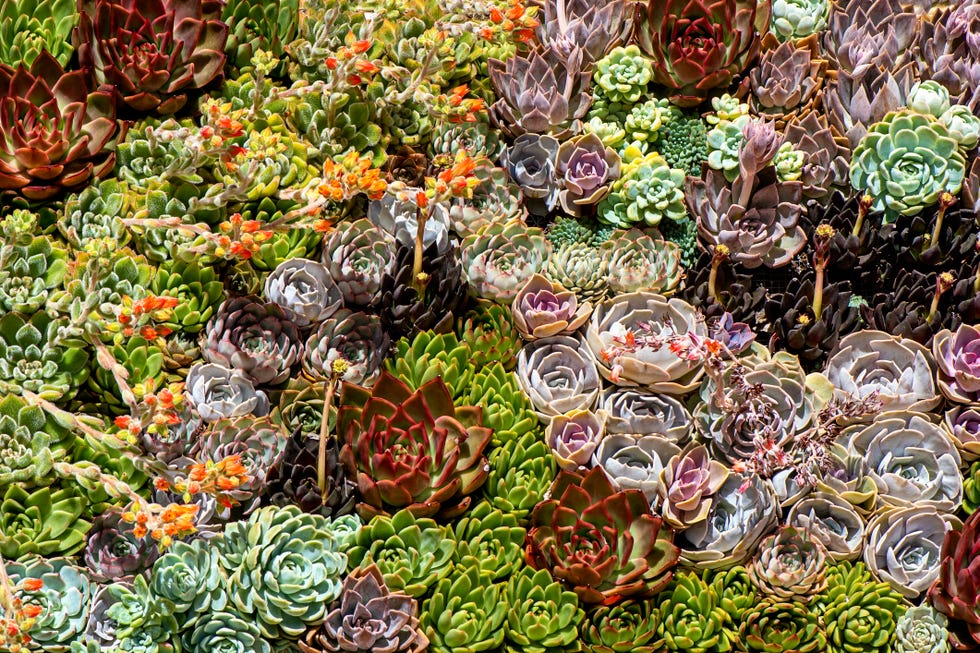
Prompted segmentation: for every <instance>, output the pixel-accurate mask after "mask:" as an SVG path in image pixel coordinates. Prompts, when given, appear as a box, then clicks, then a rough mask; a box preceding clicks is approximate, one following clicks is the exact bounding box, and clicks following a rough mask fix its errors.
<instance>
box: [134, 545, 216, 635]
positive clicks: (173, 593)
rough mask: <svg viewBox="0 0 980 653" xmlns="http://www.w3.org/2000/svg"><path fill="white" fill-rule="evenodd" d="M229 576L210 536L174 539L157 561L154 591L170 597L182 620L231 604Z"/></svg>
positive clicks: (189, 620) (152, 580) (187, 621)
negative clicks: (195, 538) (223, 569)
mask: <svg viewBox="0 0 980 653" xmlns="http://www.w3.org/2000/svg"><path fill="white" fill-rule="evenodd" d="M227 586H228V579H227V578H226V577H225V575H224V574H223V573H222V572H221V567H219V566H218V560H217V551H216V549H215V548H214V547H212V546H211V545H210V544H209V543H208V542H207V541H206V540H201V539H198V540H193V541H191V542H189V543H188V542H179V541H178V542H174V543H173V544H172V545H170V547H168V548H167V550H166V552H165V553H164V554H163V555H161V556H160V557H159V558H158V559H157V560H156V562H154V563H153V571H152V572H151V574H150V591H151V592H152V593H153V595H154V596H156V597H159V598H160V599H162V600H164V601H167V602H168V603H169V604H170V605H171V606H172V610H173V612H174V614H177V615H181V623H182V624H188V625H189V624H191V623H194V622H196V621H197V618H198V617H200V616H202V615H205V614H207V613H208V612H219V611H221V610H224V609H225V608H226V606H227V605H228V595H227Z"/></svg>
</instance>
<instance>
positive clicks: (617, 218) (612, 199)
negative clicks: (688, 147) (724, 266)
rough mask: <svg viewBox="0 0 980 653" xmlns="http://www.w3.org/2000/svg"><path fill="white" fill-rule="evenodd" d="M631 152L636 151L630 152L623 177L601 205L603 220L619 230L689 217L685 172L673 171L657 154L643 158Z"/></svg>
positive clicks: (600, 212) (615, 182)
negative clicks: (685, 202) (685, 191)
mask: <svg viewBox="0 0 980 653" xmlns="http://www.w3.org/2000/svg"><path fill="white" fill-rule="evenodd" d="M631 149H632V150H635V151H634V152H630V151H628V152H627V153H626V159H627V161H626V163H624V164H623V171H622V176H621V177H620V178H619V179H617V180H616V181H614V182H613V184H612V190H611V192H610V193H609V195H608V196H607V197H606V198H605V199H604V200H602V202H600V203H599V220H601V221H602V222H605V223H607V224H611V225H615V226H618V227H628V226H630V225H633V224H637V223H644V224H647V225H649V226H656V225H658V224H660V221H661V220H663V219H664V218H666V219H668V220H683V219H684V218H685V217H686V216H687V209H686V207H685V206H684V171H683V170H682V169H680V168H671V167H670V165H669V164H668V163H667V161H666V160H665V159H664V158H663V157H662V156H660V155H659V154H657V153H651V154H647V155H642V154H640V151H639V150H638V149H636V148H631ZM631 157H632V158H631Z"/></svg>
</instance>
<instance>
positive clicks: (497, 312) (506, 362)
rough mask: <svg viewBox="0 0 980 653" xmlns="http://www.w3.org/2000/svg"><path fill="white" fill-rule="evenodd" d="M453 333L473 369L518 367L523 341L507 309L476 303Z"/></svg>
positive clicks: (485, 303)
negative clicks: (501, 366)
mask: <svg viewBox="0 0 980 653" xmlns="http://www.w3.org/2000/svg"><path fill="white" fill-rule="evenodd" d="M590 310H591V307H590ZM577 312H578V310H576V313H577ZM454 331H455V333H456V335H457V336H458V337H459V339H460V340H461V341H462V342H463V343H465V344H466V345H467V348H468V349H469V351H470V353H471V357H470V358H469V359H468V361H469V364H470V365H471V366H473V367H474V368H476V369H480V368H482V367H486V366H487V365H491V364H493V363H498V362H499V363H500V364H501V365H503V366H504V368H506V369H508V370H512V369H514V366H515V365H517V352H519V351H520V350H521V346H522V345H523V341H522V340H521V334H520V332H519V331H518V330H517V325H516V324H515V318H514V314H513V312H512V311H511V309H510V307H509V306H501V305H500V304H498V303H496V302H491V301H488V300H485V299H484V300H479V301H477V302H476V305H475V306H473V307H472V308H471V309H470V310H469V311H467V312H466V313H465V314H464V315H461V316H460V317H459V318H458V319H457V320H456V325H455V326H454Z"/></svg>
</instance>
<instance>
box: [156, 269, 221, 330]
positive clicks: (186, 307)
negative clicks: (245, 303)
mask: <svg viewBox="0 0 980 653" xmlns="http://www.w3.org/2000/svg"><path fill="white" fill-rule="evenodd" d="M150 290H151V292H153V294H154V295H157V296H163V297H173V298H175V299H177V300H178V304H177V305H176V306H175V307H174V309H173V318H172V320H171V321H169V322H167V323H166V324H165V326H167V327H169V328H170V329H173V330H174V331H178V330H179V331H183V332H184V333H190V334H194V333H199V332H200V331H201V329H203V328H204V325H205V324H207V322H208V320H210V319H211V316H212V315H213V314H214V311H215V310H216V309H217V307H218V305H219V304H220V303H221V302H222V300H223V299H224V297H225V295H224V292H225V287H224V284H223V283H222V282H221V278H220V277H219V276H218V273H217V271H216V270H215V269H214V267H212V266H209V265H202V264H200V263H197V262H184V261H168V262H166V263H164V264H163V265H161V266H160V267H159V268H158V269H157V273H156V276H155V277H153V281H152V282H151V283H150Z"/></svg>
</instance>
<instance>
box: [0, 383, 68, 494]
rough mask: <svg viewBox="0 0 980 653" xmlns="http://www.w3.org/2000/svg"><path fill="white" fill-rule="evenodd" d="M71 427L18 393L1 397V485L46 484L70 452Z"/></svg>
mask: <svg viewBox="0 0 980 653" xmlns="http://www.w3.org/2000/svg"><path fill="white" fill-rule="evenodd" d="M70 439H71V438H70V435H69V432H68V429H66V428H65V427H64V426H62V425H61V424H59V423H58V422H56V421H55V420H54V419H53V418H52V417H50V416H49V415H48V414H47V413H45V412H44V410H42V409H41V408H39V407H37V406H32V405H30V404H28V403H27V402H26V401H24V400H23V399H22V398H20V397H18V396H16V395H2V396H0V487H3V486H6V485H12V484H17V485H20V486H22V487H31V486H33V485H46V484H47V483H49V482H50V481H51V480H52V477H53V465H54V463H55V462H58V461H61V460H63V459H64V458H65V456H66V455H67V454H68V449H69V447H70V444H71V442H70Z"/></svg>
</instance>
